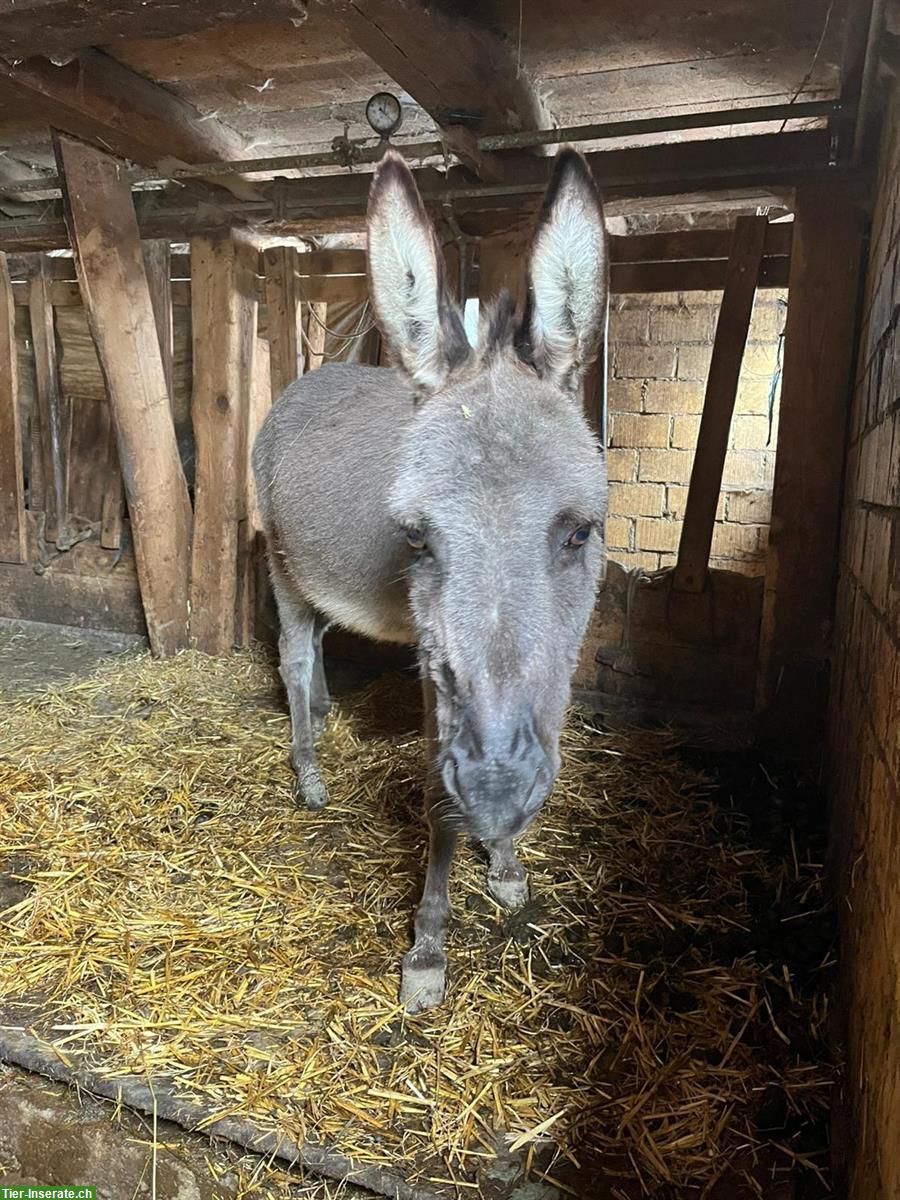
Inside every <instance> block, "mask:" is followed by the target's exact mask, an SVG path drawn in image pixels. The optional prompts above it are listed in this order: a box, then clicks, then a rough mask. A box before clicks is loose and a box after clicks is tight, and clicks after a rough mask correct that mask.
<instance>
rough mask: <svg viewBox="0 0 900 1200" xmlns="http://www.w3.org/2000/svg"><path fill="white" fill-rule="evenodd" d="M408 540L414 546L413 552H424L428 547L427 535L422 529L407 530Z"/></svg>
mask: <svg viewBox="0 0 900 1200" xmlns="http://www.w3.org/2000/svg"><path fill="white" fill-rule="evenodd" d="M406 540H407V542H408V543H409V545H410V546H412V548H413V550H424V549H425V547H426V546H427V545H428V541H427V539H426V537H425V534H424V533H423V532H422V530H421V529H407V530H406Z"/></svg>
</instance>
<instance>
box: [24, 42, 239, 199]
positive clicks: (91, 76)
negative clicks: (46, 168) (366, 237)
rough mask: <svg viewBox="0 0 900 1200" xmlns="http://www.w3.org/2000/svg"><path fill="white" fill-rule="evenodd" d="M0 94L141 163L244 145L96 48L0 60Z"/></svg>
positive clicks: (221, 152) (197, 157) (227, 153)
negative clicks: (67, 58) (59, 57)
mask: <svg viewBox="0 0 900 1200" xmlns="http://www.w3.org/2000/svg"><path fill="white" fill-rule="evenodd" d="M4 98H5V99H7V100H8V101H9V102H10V103H12V104H15V105H17V106H19V107H22V108H25V109H27V110H28V111H29V112H31V113H32V114H33V115H34V116H36V117H38V118H40V119H42V120H44V121H45V122H46V123H47V124H48V125H50V126H52V127H53V128H55V129H60V130H63V131H65V132H66V133H70V134H74V135H75V136H76V137H79V138H82V139H83V140H84V141H87V142H91V143H93V144H95V145H98V146H101V147H102V148H103V149H105V150H107V151H109V152H110V153H111V154H117V155H120V156H121V157H122V158H128V159H132V160H133V161H134V162H137V163H141V164H143V165H150V166H163V165H165V164H172V163H173V161H174V162H179V163H192V162H207V161H209V160H211V159H225V160H228V159H235V158H240V157H242V156H243V154H244V151H245V149H246V147H245V144H244V142H243V140H242V139H241V138H240V137H239V136H238V135H237V134H236V133H234V132H233V131H232V130H230V129H228V128H227V127H226V126H224V125H222V124H221V123H220V122H219V121H217V120H215V118H213V117H209V116H204V114H202V113H200V112H198V111H197V110H196V109H195V108H193V107H192V106H191V105H190V104H188V103H187V102H186V101H185V100H182V99H180V97H178V96H176V95H175V94H174V93H173V92H170V91H168V90H167V89H166V88H163V87H160V86H159V84H156V83H153V82H152V81H151V80H149V79H146V78H145V77H144V76H143V75H138V74H137V73H136V72H135V71H132V70H130V69H129V68H128V67H126V66H123V64H122V63H120V62H117V61H116V59H114V58H111V57H110V56H109V55H108V54H103V53H102V52H101V51H99V50H82V51H81V52H80V53H79V54H78V55H77V57H76V58H75V59H74V60H73V61H72V62H70V63H68V64H66V65H65V66H60V67H57V66H54V65H53V63H51V62H49V61H48V60H47V59H46V58H40V59H31V58H30V59H25V60H24V61H18V60H15V59H13V60H11V61H7V60H3V59H0V101H2V100H3V99H4ZM215 182H217V183H218V184H219V186H220V187H222V188H225V189H227V190H228V191H230V192H232V193H233V194H234V195H235V196H237V197H247V198H248V199H249V198H251V197H252V196H254V195H255V194H256V193H255V190H254V189H253V188H252V187H250V186H249V185H248V184H247V183H246V182H245V181H244V180H243V179H241V178H237V179H233V178H229V177H227V176H222V177H217V178H216V180H215Z"/></svg>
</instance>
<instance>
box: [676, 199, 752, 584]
mask: <svg viewBox="0 0 900 1200" xmlns="http://www.w3.org/2000/svg"><path fill="white" fill-rule="evenodd" d="M765 237H766V218H765V217H740V218H739V219H738V221H737V224H736V226H735V230H734V240H733V242H732V249H731V257H730V258H729V260H728V270H727V274H726V276H725V290H724V292H723V295H722V306H721V308H720V310H719V320H718V323H717V325H716V337H715V342H714V343H713V352H712V361H711V362H710V366H709V378H708V379H707V383H706V396H705V398H704V401H703V415H702V417H701V418H700V432H699V433H698V435H697V450H696V452H695V454H694V465H693V468H692V470H691V482H690V487H689V488H688V497H687V503H686V505H685V510H684V524H683V525H682V528H681V542H680V544H679V547H678V562H677V563H676V565H675V573H674V580H673V586H674V587H675V590H676V591H681V592H702V591H703V589H704V587H705V585H706V577H707V575H708V573H709V551H710V547H711V546H712V536H713V526H714V524H715V520H716V505H717V504H718V502H719V493H720V492H721V490H722V472H723V470H724V468H725V455H726V453H727V450H728V432H729V430H730V429H731V417H732V414H733V412H734V402H735V398H736V396H737V385H738V379H739V377H740V373H741V362H742V360H743V357H744V347H745V346H746V344H747V331H748V330H749V328H750V315H751V313H752V311H753V297H754V295H755V294H756V283H757V279H758V278H759V268H760V263H761V261H762V255H763V246H764V243H765Z"/></svg>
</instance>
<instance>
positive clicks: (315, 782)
mask: <svg viewBox="0 0 900 1200" xmlns="http://www.w3.org/2000/svg"><path fill="white" fill-rule="evenodd" d="M297 794H298V795H299V797H300V799H301V800H302V801H303V803H304V804H305V805H306V807H307V808H310V809H312V810H313V811H315V810H316V809H320V808H324V807H325V805H326V804H327V803H328V789H327V788H326V787H325V783H324V781H323V779H322V776H321V775H320V774H319V772H318V771H317V770H316V768H315V767H310V766H302V767H298V768H297Z"/></svg>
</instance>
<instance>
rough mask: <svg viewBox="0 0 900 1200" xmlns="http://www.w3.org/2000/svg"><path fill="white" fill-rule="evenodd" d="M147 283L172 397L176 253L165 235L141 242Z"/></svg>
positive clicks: (168, 389)
mask: <svg viewBox="0 0 900 1200" xmlns="http://www.w3.org/2000/svg"><path fill="white" fill-rule="evenodd" d="M141 250H142V253H143V256H144V270H145V271H146V273H147V286H148V287H149V288H150V303H151V305H152V306H153V316H154V318H155V320H156V332H157V334H158V335H159V351H160V354H161V355H162V363H163V371H164V372H165V376H166V391H167V392H168V394H169V400H170V401H172V400H173V398H174V395H175V331H174V326H173V323H172V254H171V251H170V249H169V243H168V242H167V241H165V240H164V239H163V238H153V239H151V240H150V241H147V242H143V243H142V244H141Z"/></svg>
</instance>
